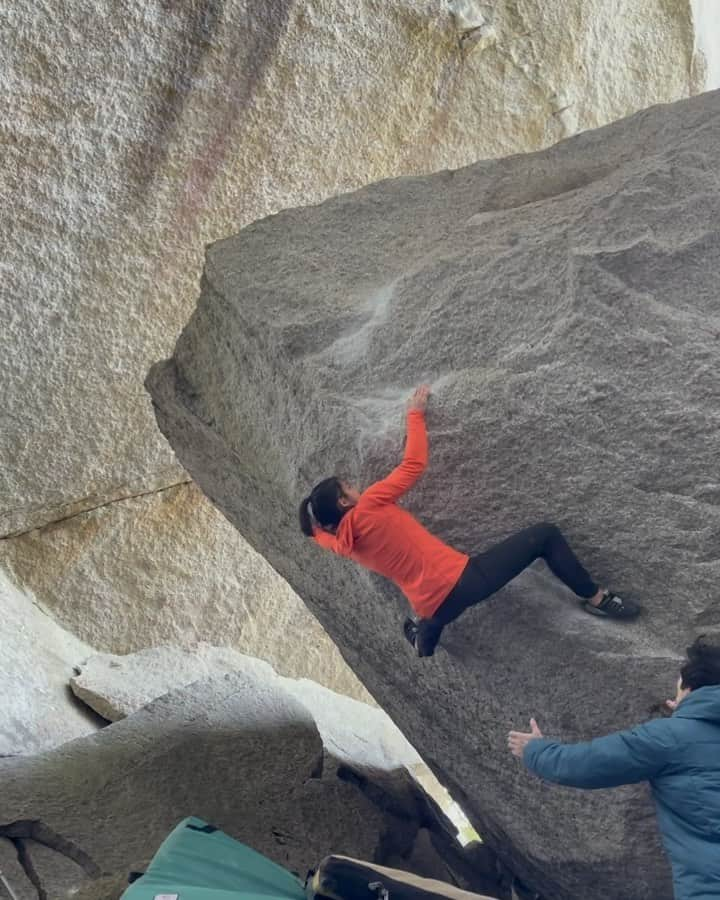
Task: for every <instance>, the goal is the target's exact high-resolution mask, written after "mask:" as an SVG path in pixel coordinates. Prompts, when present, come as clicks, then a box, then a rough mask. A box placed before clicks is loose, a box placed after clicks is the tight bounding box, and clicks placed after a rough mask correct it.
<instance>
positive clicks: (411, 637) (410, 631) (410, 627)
mask: <svg viewBox="0 0 720 900" xmlns="http://www.w3.org/2000/svg"><path fill="white" fill-rule="evenodd" d="M417 630H418V627H417V623H416V622H414V621H413V620H412V619H410V618H407V619H405V621H404V623H403V633H404V635H405V639H406V640H407V642H408V643H409V644H411V645H412V646H413V647H415V646H416V645H415V639H416V638H417ZM416 649H417V648H416Z"/></svg>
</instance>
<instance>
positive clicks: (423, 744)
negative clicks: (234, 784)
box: [148, 94, 720, 900]
mask: <svg viewBox="0 0 720 900" xmlns="http://www.w3.org/2000/svg"><path fill="white" fill-rule="evenodd" d="M718 148H720V94H706V95H704V96H702V97H700V98H697V99H695V100H691V101H687V102H683V103H678V104H674V105H671V106H665V107H656V108H653V109H651V110H648V111H646V112H643V113H641V114H638V115H636V116H634V117H632V118H630V119H627V120H624V121H622V122H619V123H617V124H615V125H612V126H609V127H607V128H604V129H601V130H599V131H595V132H586V133H584V134H582V135H580V136H578V137H576V138H573V139H572V140H569V141H566V142H564V143H562V144H560V145H557V146H556V147H554V148H552V149H550V150H548V151H545V152H542V153H538V154H534V155H528V156H515V157H510V158H508V159H504V160H500V161H497V162H481V163H478V164H477V165H474V166H470V167H468V168H466V169H461V170H458V171H456V172H443V173H440V174H437V175H433V176H429V177H426V178H407V179H399V180H394V181H387V182H382V183H379V184H377V185H374V186H372V187H369V188H366V189H364V190H361V191H359V192H357V193H354V194H349V195H344V196H340V197H337V198H335V199H333V200H330V201H328V202H326V203H324V204H323V205H321V206H316V207H312V208H307V209H299V210H291V211H287V212H283V213H281V214H279V215H277V216H274V217H272V218H269V219H266V220H263V221H261V222H257V223H256V224H254V225H252V226H250V227H248V228H246V229H244V230H243V231H242V232H241V233H240V234H239V235H237V236H236V237H232V238H230V239H228V240H225V241H221V242H219V243H217V244H214V245H213V246H212V247H211V248H210V249H209V250H208V253H207V261H206V267H205V275H204V279H203V284H202V294H201V297H200V300H199V303H198V307H197V310H196V312H195V314H194V315H193V317H192V319H191V320H190V322H189V324H188V325H187V327H186V329H185V331H184V332H183V334H182V336H181V338H180V339H179V341H178V344H177V347H176V351H175V355H174V357H173V358H172V359H171V360H169V361H167V362H165V363H161V364H159V365H157V366H156V367H155V368H154V369H153V371H152V373H151V375H150V377H149V380H148V384H149V388H150V391H151V393H152V395H153V399H154V402H155V406H156V413H157V417H158V421H159V423H160V427H161V429H162V430H163V432H164V433H165V434H166V436H167V437H168V438H169V440H170V441H171V443H172V445H173V447H174V448H175V450H176V453H177V454H178V457H179V458H180V461H181V462H182V464H183V465H184V466H186V467H187V469H188V470H189V471H190V473H191V474H192V476H193V478H195V479H196V481H197V482H198V483H199V484H200V486H201V487H202V489H203V490H204V491H205V493H206V494H207V495H208V496H209V497H210V498H211V499H212V500H213V501H214V502H215V503H216V504H217V505H218V506H219V507H220V508H221V509H222V510H223V512H224V513H225V515H226V516H227V517H228V518H229V519H230V520H231V521H232V522H233V523H234V524H235V525H236V527H237V528H238V529H239V530H240V531H241V532H242V534H243V535H244V536H245V537H246V538H247V539H248V540H249V541H250V542H251V543H252V545H253V546H254V547H255V548H256V549H257V550H259V551H260V552H261V553H262V554H263V555H264V556H265V557H266V558H267V559H268V560H269V561H270V563H271V564H272V565H273V567H274V568H275V569H277V571H278V572H280V573H281V574H282V575H283V576H284V577H285V578H286V579H287V580H288V581H289V582H290V584H291V586H292V587H293V588H294V589H295V590H296V591H297V592H298V593H299V594H300V596H301V597H303V598H304V600H305V602H306V603H307V605H308V606H309V608H310V609H311V611H312V612H313V613H314V614H315V615H316V616H317V617H318V618H319V620H320V622H321V623H322V624H323V626H324V627H325V628H326V629H327V631H328V632H329V634H330V635H331V637H332V638H333V640H334V641H335V642H336V643H337V644H338V646H339V647H340V649H341V651H342V653H343V655H344V656H345V658H346V660H347V661H348V662H349V663H350V665H351V666H352V668H353V669H354V670H355V672H356V673H358V675H359V676H360V677H361V679H362V680H363V681H364V683H365V684H366V686H367V687H368V689H369V690H370V692H371V693H372V695H373V696H374V697H375V698H376V699H377V700H378V702H379V703H381V705H382V706H383V707H384V708H385V709H386V711H387V712H388V713H389V714H390V715H391V717H392V718H393V720H394V721H395V722H397V723H398V725H399V726H400V728H401V729H402V731H403V733H404V734H405V735H406V736H407V737H408V739H409V740H410V741H411V743H412V744H413V745H414V746H415V747H417V749H418V750H419V752H420V753H421V755H422V756H423V758H425V759H426V760H429V761H432V762H433V764H434V766H435V767H436V770H437V771H438V772H439V773H440V775H441V778H442V780H443V781H444V783H445V784H447V785H448V786H449V787H450V788H451V789H452V790H453V792H454V794H455V796H457V797H458V799H461V798H464V805H465V807H466V808H467V809H468V810H469V811H470V812H471V815H472V816H473V818H474V820H475V823H476V825H477V827H478V829H479V831H480V832H481V834H482V835H483V836H484V838H485V839H486V840H487V842H488V843H490V844H491V846H492V847H493V848H494V849H495V850H496V851H497V852H498V853H499V854H500V855H501V856H502V857H503V858H504V860H505V861H506V862H507V863H509V864H510V866H511V867H512V868H514V870H515V871H517V872H518V873H519V874H520V876H521V877H522V879H523V880H524V881H525V882H527V883H528V884H530V885H532V886H533V887H535V888H536V889H537V890H540V891H541V892H542V893H543V894H545V895H547V896H550V897H553V898H554V900H577V898H578V897H581V896H582V897H583V898H585V900H594V898H598V900H599V898H601V897H602V898H604V900H620V898H628V897H633V898H635V900H650V898H652V900H666V898H669V897H670V895H671V890H670V886H669V881H668V871H667V865H666V862H665V860H664V857H663V856H662V854H661V851H660V847H659V843H658V839H657V835H656V827H655V822H654V817H653V815H652V810H651V807H650V804H649V799H648V794H647V790H646V788H645V787H644V786H640V787H638V788H624V789H621V790H617V791H613V792H606V791H603V792H595V793H579V792H573V791H571V790H564V789H559V788H555V787H549V786H545V785H543V784H541V783H540V782H539V781H537V780H535V779H533V778H531V777H530V776H529V775H528V774H527V773H525V772H524V771H523V770H522V768H521V767H520V766H519V765H518V764H517V763H516V761H515V760H514V759H512V758H511V757H510V756H509V755H508V752H507V750H506V747H505V735H506V732H507V730H508V729H509V728H510V727H513V726H515V727H517V726H523V725H524V724H525V723H526V722H527V719H528V717H529V716H530V715H531V714H535V715H537V716H538V717H539V719H540V724H541V726H542V727H543V728H544V730H545V731H546V733H548V734H551V735H557V736H559V737H561V738H563V739H567V740H575V739H582V738H588V737H591V736H593V735H597V734H600V733H603V732H606V731H609V730H613V729H617V728H620V727H622V726H625V725H628V724H630V723H632V722H633V721H635V720H639V719H643V718H645V717H646V715H647V710H648V707H649V706H650V705H651V703H653V702H654V701H656V700H658V699H659V698H662V697H663V696H665V695H666V693H667V692H668V691H669V690H671V686H672V681H673V678H674V671H675V668H676V665H677V659H678V656H679V654H680V653H681V651H682V650H683V648H684V646H685V644H686V641H687V640H688V638H689V637H690V634H691V632H693V631H694V630H696V629H699V628H704V627H709V626H711V625H715V624H717V623H718V620H719V619H720V609H719V607H718V600H717V590H716V585H717V583H718V578H719V577H720V553H719V552H718V549H717V547H718V536H720V506H719V504H720V475H719V474H718V460H719V459H720V442H719V441H718V437H717V435H718V425H719V424H720V412H718V410H719V409H720V384H719V383H718V379H717V368H718V363H719V362H720V340H719V339H720V304H719V302H718V299H717V277H716V268H717V260H718V258H720V256H719V252H718V251H719V249H720V238H719V236H718V231H717V222H718V221H720V197H719V196H718V178H717V171H718V164H719V162H720V149H718ZM421 380H429V381H430V382H431V384H432V386H433V389H434V398H433V400H432V403H431V407H430V410H429V414H428V424H429V430H430V440H431V461H430V469H429V471H428V473H427V475H426V477H425V478H424V480H423V481H422V483H421V485H420V486H419V488H418V489H416V490H415V491H414V493H413V494H412V496H411V498H410V500H409V503H410V506H411V508H412V509H413V510H415V511H416V512H417V513H418V514H419V515H420V516H421V518H422V519H423V521H424V522H426V523H427V524H428V525H429V526H430V527H431V528H432V529H433V530H434V531H436V532H437V533H438V534H440V535H442V536H443V537H444V538H445V539H446V540H447V541H448V542H450V543H452V544H454V545H455V546H457V547H458V548H460V549H463V550H466V551H469V552H472V551H479V550H482V549H483V548H484V547H486V546H487V545H488V544H490V543H491V542H492V541H494V540H496V539H498V538H501V537H503V536H505V535H506V534H508V532H510V531H511V530H513V529H516V528H518V527H520V526H523V525H526V524H529V523H531V522H533V521H536V520H540V519H551V520H554V521H556V522H557V523H558V524H560V525H561V526H562V527H563V528H564V529H565V531H566V532H567V534H568V535H569V537H570V539H571V541H572V543H573V544H574V545H575V547H576V548H577V550H578V551H579V553H580V555H581V556H582V557H583V558H584V560H586V562H587V563H588V565H589V567H590V568H591V570H592V571H593V573H594V574H595V575H596V576H597V578H599V579H601V580H603V581H607V582H609V583H610V584H611V585H612V586H613V587H614V588H615V589H617V590H618V591H620V592H624V593H627V594H628V595H630V596H633V597H636V598H638V599H640V600H641V601H642V602H643V603H644V604H646V606H647V614H646V616H645V617H644V618H643V620H642V621H641V622H639V623H638V624H635V625H621V624H617V623H608V622H604V621H600V620H596V619H593V618H591V617H589V616H586V615H585V614H584V613H582V612H581V611H580V610H579V608H578V607H577V605H576V603H575V602H574V599H573V598H572V597H571V596H570V595H568V594H567V593H566V592H565V591H564V590H563V589H561V588H560V586H559V585H558V584H557V582H555V581H554V580H552V579H551V578H549V577H548V576H547V575H546V573H545V571H543V570H542V569H541V570H540V571H533V572H530V573H528V574H526V575H525V576H524V577H522V578H521V579H519V580H518V581H516V582H515V583H514V584H513V585H512V586H511V587H510V588H508V589H506V590H504V591H503V592H502V593H501V594H499V595H498V596H497V597H495V598H494V599H492V600H491V601H490V602H488V603H486V604H484V605H482V606H481V607H480V608H476V609H475V610H473V611H471V612H469V613H468V614H466V615H465V616H464V617H463V618H462V619H461V620H460V622H458V623H457V624H455V625H454V626H452V627H451V628H449V629H448V630H447V632H446V636H445V637H444V638H443V645H442V647H441V649H440V650H439V651H438V653H437V654H436V656H435V657H434V658H432V659H429V660H418V659H416V658H414V657H413V656H412V655H411V654H410V652H409V648H408V646H407V644H406V643H405V642H404V640H403V637H402V634H401V631H400V622H401V617H402V615H403V611H404V603H403V601H402V599H401V598H400V597H399V596H398V595H397V593H396V592H395V591H394V590H393V589H392V587H391V586H389V585H388V584H386V583H384V582H382V581H380V580H379V579H375V578H373V577H372V576H370V575H368V574H366V573H363V572H361V571H360V570H358V569H357V568H356V567H355V566H354V565H353V564H352V563H349V562H344V561H340V560H338V559H337V558H333V557H331V556H330V554H325V553H323V552H322V551H320V550H319V549H318V548H317V547H315V546H313V545H312V544H311V543H310V542H309V541H307V539H305V538H303V537H302V536H301V535H300V533H299V530H298V527H297V523H296V512H295V510H296V507H297V503H298V501H299V499H300V498H301V496H302V495H303V494H305V493H307V490H308V487H309V486H310V485H311V483H312V482H313V481H315V480H317V479H319V478H320V477H321V476H324V475H328V474H331V473H332V472H333V471H337V472H340V473H345V474H346V476H347V477H349V478H352V479H356V480H358V481H359V482H360V483H361V484H363V485H364V484H367V483H368V482H370V481H371V480H373V479H374V478H376V477H378V476H380V475H382V474H384V473H385V472H386V471H387V470H388V469H389V468H390V467H391V466H392V465H393V464H395V462H396V461H397V459H398V457H399V455H400V452H401V449H402V440H403V415H402V413H403V401H404V398H405V397H406V396H407V394H408V392H409V391H410V389H411V388H412V386H413V385H415V384H416V383H417V382H418V381H421Z"/></svg>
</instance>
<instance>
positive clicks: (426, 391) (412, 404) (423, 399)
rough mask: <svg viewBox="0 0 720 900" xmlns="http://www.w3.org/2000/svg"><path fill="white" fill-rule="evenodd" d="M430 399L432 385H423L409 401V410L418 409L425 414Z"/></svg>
mask: <svg viewBox="0 0 720 900" xmlns="http://www.w3.org/2000/svg"><path fill="white" fill-rule="evenodd" d="M429 397H430V385H427V384H421V385H420V387H418V388H415V390H414V391H413V394H412V396H411V397H410V399H409V400H408V409H417V410H419V411H420V412H425V410H426V409H427V405H428V399H429Z"/></svg>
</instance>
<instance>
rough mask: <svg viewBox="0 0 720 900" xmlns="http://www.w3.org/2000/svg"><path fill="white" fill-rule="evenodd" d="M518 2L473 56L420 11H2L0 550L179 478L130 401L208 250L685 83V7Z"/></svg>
mask: <svg viewBox="0 0 720 900" xmlns="http://www.w3.org/2000/svg"><path fill="white" fill-rule="evenodd" d="M477 5H478V6H481V5H480V4H477ZM506 6H507V8H506ZM516 6H517V5H516V4H510V3H508V4H502V3H501V4H497V7H498V8H497V9H496V10H495V13H494V20H493V23H492V24H493V27H494V28H495V31H496V32H497V44H496V45H495V46H494V47H493V48H490V50H488V51H487V52H478V53H471V54H469V55H465V54H464V53H463V51H462V49H461V47H460V45H459V40H458V31H457V28H456V23H455V20H454V19H453V17H452V15H451V14H450V11H449V9H448V8H446V7H444V6H443V5H442V4H440V3H438V2H436V0H404V2H402V3H398V4H391V5H386V6H384V7H381V8H379V7H378V6H377V4H375V3H372V2H369V0H365V2H361V3H357V2H355V0H342V2H337V0H321V2H319V3H316V4H315V5H314V6H313V9H312V11H310V10H307V9H305V8H304V7H303V6H302V5H300V6H298V5H295V4H292V3H290V2H287V0H281V2H279V3H277V4H275V6H273V7H272V8H270V7H268V6H267V5H266V4H258V3H256V2H254V0H228V2H226V3H219V2H217V0H212V2H208V3H205V4H197V3H189V2H187V3H183V4H180V5H177V4H175V5H173V4H168V3H161V4H156V5H154V6H151V7H148V5H147V4H146V3H145V2H142V0H134V2H131V3H128V4H125V5H124V6H123V7H122V11H121V12H120V11H119V9H117V10H115V9H112V8H111V7H108V8H103V9H99V10H96V11H95V12H94V14H93V15H92V16H91V17H88V16H87V11H86V10H85V9H84V8H83V7H82V6H78V5H77V4H76V3H73V2H68V0H64V2H60V3H59V4H55V5H54V6H53V8H52V10H50V9H47V10H44V9H40V10H38V9H37V8H36V5H35V4H32V3H29V2H26V0H23V2H18V3H14V4H12V6H11V7H9V8H8V9H7V10H5V11H4V12H3V14H2V16H3V18H2V25H3V33H4V34H6V35H7V36H8V43H7V44H6V47H5V54H4V59H5V62H6V67H7V71H8V72H9V73H11V74H9V76H8V78H7V79H4V80H3V82H2V85H1V86H0V90H2V99H3V108H4V109H6V110H10V109H12V110H13V116H12V121H11V122H10V123H8V125H7V126H6V128H7V129H8V131H9V133H10V140H9V141H8V142H7V153H6V155H5V159H4V163H5V166H4V174H5V178H6V182H5V185H4V189H3V196H4V197H5V199H6V202H7V204H8V205H9V206H12V208H13V216H12V217H10V218H9V219H8V220H7V221H8V227H9V228H10V229H11V232H8V233H6V234H5V235H4V240H3V245H4V246H5V248H6V255H5V263H6V280H5V286H6V296H7V298H8V303H7V309H6V311H5V313H6V315H5V317H4V322H5V327H4V328H3V338H4V342H6V343H4V345H3V358H4V360H5V365H6V377H5V379H4V384H5V393H4V404H5V410H6V415H7V421H8V423H9V425H8V427H5V428H3V432H2V435H1V436H0V456H1V457H2V458H3V459H12V460H14V465H13V466H12V467H10V469H9V470H6V471H4V472H3V477H4V478H5V479H6V481H5V484H4V485H3V486H2V494H1V499H0V514H1V516H2V518H1V519H0V522H2V525H0V534H8V533H15V532H18V531H24V530H27V529H28V528H31V527H34V526H37V525H40V524H44V523H46V522H48V521H52V520H53V519H59V518H63V517H65V516H67V515H70V514H73V513H75V512H78V511H80V510H83V509H89V508H93V507H95V506H97V505H99V504H101V503H104V502H107V501H109V500H114V499H117V498H120V497H127V496H131V495H133V494H137V493H141V492H144V491H148V490H153V489H156V488H160V487H163V486H166V485H168V484H170V483H173V482H176V481H179V480H180V479H181V478H182V473H181V472H180V471H179V469H178V467H177V466H176V464H175V461H174V459H173V456H172V454H171V453H170V451H169V449H168V447H167V445H166V444H165V443H164V442H163V441H162V440H160V439H159V437H158V435H157V433H156V431H155V429H154V423H153V421H152V416H151V414H150V410H149V409H148V406H147V403H145V402H144V401H143V398H142V390H141V387H140V385H141V382H142V377H143V374H144V370H145V369H146V367H147V365H148V364H149V362H150V361H152V360H153V359H155V358H157V356H158V355H160V354H163V353H165V352H168V351H169V350H170V348H171V346H172V342H173V340H174V337H175V335H176V333H177V331H178V330H179V328H180V326H181V324H182V323H183V321H184V320H185V318H186V317H187V315H188V313H189V312H190V309H191V305H192V298H193V296H194V293H195V284H196V280H197V277H198V274H199V270H200V267H201V264H202V246H203V244H204V243H205V242H207V241H208V240H213V239H217V238H218V237H220V236H222V235H225V234H227V233H228V232H231V231H233V230H236V229H237V228H239V227H241V226H242V225H245V224H247V223H248V222H251V221H253V220H254V219H257V218H259V217H260V216H263V215H267V214H269V213H271V212H274V211H276V210H278V209H281V208H283V207H287V206H295V205H298V204H301V203H309V202H316V201H318V200H320V199H322V198H324V197H327V196H328V195H332V194H334V193H336V192H338V191H341V190H348V189H350V188H353V187H357V186H360V185H361V184H364V183H367V182H369V181H374V180H376V179H378V178H381V177H385V176H388V175H394V174H402V173H407V172H424V171H429V170H433V169H436V168H440V167H443V166H448V165H451V166H457V165H462V164H464V163H467V162H470V161H473V160H475V159H478V158H479V157H482V156H488V155H499V154H505V153H508V152H515V151H518V150H527V149H535V148H538V147H540V146H543V145H546V144H549V143H552V142H553V141H556V140H558V139H559V138H561V137H562V136H563V135H564V134H566V133H567V128H568V127H571V128H588V127H593V126H595V125H597V124H601V123H604V122H607V121H609V120H611V119H614V118H617V117H619V116H622V115H625V114H627V113H628V112H630V111H633V110H635V109H638V108H641V107H643V106H647V105H649V104H650V103H653V102H657V101H661V100H670V99H677V98H679V97H681V96H684V95H687V94H688V92H692V91H694V90H699V89H701V86H702V83H701V80H700V74H701V73H700V72H699V71H698V72H696V71H695V70H696V69H697V66H696V65H695V50H694V40H693V20H692V12H691V5H690V2H689V0H673V2H668V0H643V2H642V3H640V4H637V5H636V6H633V8H632V10H630V11H626V12H624V14H623V15H622V16H616V17H613V16H608V15H607V4H606V3H605V2H604V0H591V2H589V0H574V2H572V3H569V4H565V5H563V8H562V9H560V7H558V8H557V9H556V10H552V9H551V8H550V5H549V4H546V3H543V2H540V0H532V2H528V3H525V4H523V9H522V11H520V10H518V9H517V8H516ZM485 14H486V16H487V15H489V13H488V10H487V8H485ZM81 35H82V37H80V36H81ZM689 73H690V74H689ZM568 123H569V124H568ZM29 184H32V187H33V189H32V190H29V189H28V185H29ZM28 246H32V247H34V248H35V252H33V253H32V254H28V253H27V247H28ZM20 296H21V297H22V298H23V303H18V302H17V298H18V297H20ZM48 298H52V299H51V300H49V299H48ZM81 373H92V375H91V376H89V377H85V376H84V375H82V374H81ZM38 423H42V425H43V428H42V430H41V431H39V430H38Z"/></svg>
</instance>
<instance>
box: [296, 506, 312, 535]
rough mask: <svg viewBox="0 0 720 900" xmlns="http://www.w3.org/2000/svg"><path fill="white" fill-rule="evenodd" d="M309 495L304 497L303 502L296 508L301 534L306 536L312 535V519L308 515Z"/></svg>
mask: <svg viewBox="0 0 720 900" xmlns="http://www.w3.org/2000/svg"><path fill="white" fill-rule="evenodd" d="M310 501H311V498H310V497H306V498H305V499H304V500H303V502H302V503H301V504H300V509H299V510H298V516H299V518H300V529H301V530H302V533H303V534H306V535H307V536H308V537H312V536H313V521H312V517H311V515H310Z"/></svg>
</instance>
